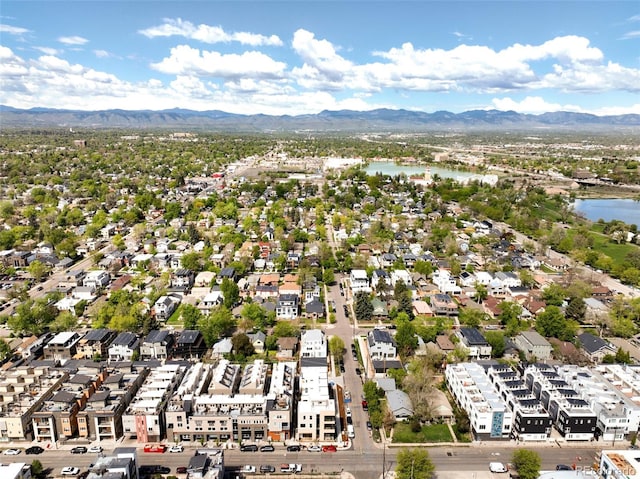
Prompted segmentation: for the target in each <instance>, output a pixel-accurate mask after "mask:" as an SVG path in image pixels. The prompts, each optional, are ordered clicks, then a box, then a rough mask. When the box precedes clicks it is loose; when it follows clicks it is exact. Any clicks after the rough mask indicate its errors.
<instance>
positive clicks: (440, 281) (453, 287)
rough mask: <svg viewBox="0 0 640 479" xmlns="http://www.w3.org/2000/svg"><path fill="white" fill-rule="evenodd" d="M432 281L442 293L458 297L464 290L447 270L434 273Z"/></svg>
mask: <svg viewBox="0 0 640 479" xmlns="http://www.w3.org/2000/svg"><path fill="white" fill-rule="evenodd" d="M431 281H432V282H433V284H435V285H436V286H437V287H438V289H439V290H440V292H441V293H445V294H453V295H458V294H460V293H461V292H462V288H460V286H458V284H457V283H456V280H455V278H454V277H453V276H451V273H450V272H449V271H447V270H446V269H439V270H437V271H434V272H433V275H432V277H431Z"/></svg>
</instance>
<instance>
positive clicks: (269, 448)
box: [260, 445, 276, 452]
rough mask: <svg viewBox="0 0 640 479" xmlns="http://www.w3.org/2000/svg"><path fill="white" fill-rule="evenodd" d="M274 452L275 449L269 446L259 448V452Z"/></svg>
mask: <svg viewBox="0 0 640 479" xmlns="http://www.w3.org/2000/svg"><path fill="white" fill-rule="evenodd" d="M275 450H276V448H275V447H273V446H271V445H266V446H261V447H260V452H273V451H275Z"/></svg>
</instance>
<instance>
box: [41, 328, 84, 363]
mask: <svg viewBox="0 0 640 479" xmlns="http://www.w3.org/2000/svg"><path fill="white" fill-rule="evenodd" d="M80 337H81V336H80V334H79V333H78V332H76V331H64V332H62V333H58V334H56V335H55V336H54V337H53V338H51V339H50V340H49V342H48V343H47V344H46V345H45V347H44V350H43V356H44V359H52V360H54V361H60V362H62V363H64V362H65V361H68V360H70V359H72V358H73V357H74V356H75V355H76V352H77V345H78V342H79V341H80Z"/></svg>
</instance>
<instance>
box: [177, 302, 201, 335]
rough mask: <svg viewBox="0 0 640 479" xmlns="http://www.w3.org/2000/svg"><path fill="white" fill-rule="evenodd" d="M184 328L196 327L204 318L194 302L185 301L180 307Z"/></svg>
mask: <svg viewBox="0 0 640 479" xmlns="http://www.w3.org/2000/svg"><path fill="white" fill-rule="evenodd" d="M180 315H181V316H182V325H183V327H184V329H196V328H197V327H198V322H199V321H200V320H201V319H202V313H201V312H200V310H199V309H198V308H196V307H195V306H194V305H192V304H187V303H184V304H183V305H182V307H181V309H180Z"/></svg>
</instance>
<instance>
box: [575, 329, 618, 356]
mask: <svg viewBox="0 0 640 479" xmlns="http://www.w3.org/2000/svg"><path fill="white" fill-rule="evenodd" d="M578 339H579V340H580V344H582V347H583V348H584V350H585V351H587V353H589V354H595V353H597V352H598V351H602V350H603V349H608V350H610V351H614V348H613V347H612V346H611V344H609V343H608V342H607V341H605V340H604V339H602V338H600V337H598V336H594V335H593V334H591V333H582V334H579V335H578Z"/></svg>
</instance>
